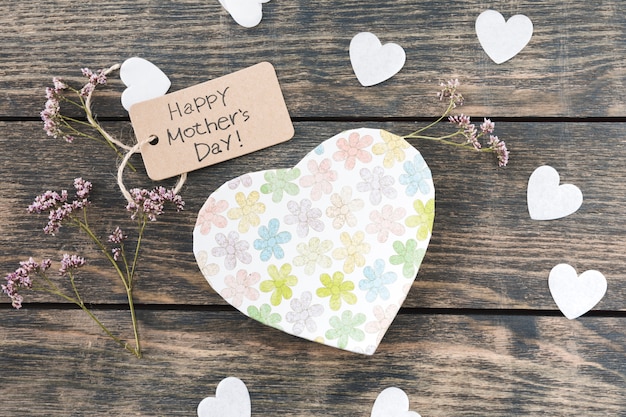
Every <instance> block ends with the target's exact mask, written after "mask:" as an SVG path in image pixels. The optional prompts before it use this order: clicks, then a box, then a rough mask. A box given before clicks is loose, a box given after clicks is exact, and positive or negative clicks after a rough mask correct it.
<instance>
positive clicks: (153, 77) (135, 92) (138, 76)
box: [120, 57, 172, 111]
mask: <svg viewBox="0 0 626 417" xmlns="http://www.w3.org/2000/svg"><path fill="white" fill-rule="evenodd" d="M120 78H121V80H122V82H123V83H124V85H126V87H127V88H126V90H124V92H123V93H122V106H124V108H125V109H126V110H127V111H128V110H130V108H131V106H132V105H133V104H135V103H139V102H141V101H146V100H150V99H152V98H156V97H161V96H162V95H164V94H165V93H167V90H169V89H170V86H171V85H172V83H171V82H170V79H169V78H168V77H167V75H165V74H164V73H163V71H161V70H160V69H159V68H158V67H157V66H156V65H154V64H153V63H152V62H150V61H148V60H145V59H143V58H139V57H133V58H128V59H127V60H126V61H124V63H123V64H122V66H121V68H120Z"/></svg>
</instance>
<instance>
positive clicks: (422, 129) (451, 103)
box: [407, 100, 454, 136]
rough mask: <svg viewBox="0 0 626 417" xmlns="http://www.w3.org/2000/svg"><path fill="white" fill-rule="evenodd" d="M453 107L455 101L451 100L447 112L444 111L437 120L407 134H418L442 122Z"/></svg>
mask: <svg viewBox="0 0 626 417" xmlns="http://www.w3.org/2000/svg"><path fill="white" fill-rule="evenodd" d="M453 108H454V101H453V100H450V103H449V104H448V108H447V109H446V111H445V112H443V114H442V115H441V116H440V117H439V118H438V119H437V120H435V121H434V122H432V123H430V124H429V125H427V126H424V127H422V128H421V129H418V130H416V131H415V132H413V133H411V134H409V135H407V136H412V135H417V134H419V133H422V132H423V131H425V130H428V129H430V128H431V127H433V126H435V125H436V124H437V123H439V122H441V121H442V120H443V119H444V118H445V117H447V116H448V115H449V114H450V112H451V111H452V109H453Z"/></svg>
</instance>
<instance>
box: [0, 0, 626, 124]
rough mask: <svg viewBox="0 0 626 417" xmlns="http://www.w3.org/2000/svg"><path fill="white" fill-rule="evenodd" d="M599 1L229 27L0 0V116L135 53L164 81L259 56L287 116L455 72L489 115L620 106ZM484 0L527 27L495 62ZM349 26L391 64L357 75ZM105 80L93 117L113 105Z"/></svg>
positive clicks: (214, 15)
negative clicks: (389, 51) (379, 74)
mask: <svg viewBox="0 0 626 417" xmlns="http://www.w3.org/2000/svg"><path fill="white" fill-rule="evenodd" d="M621 6H622V3H621V2H620V0H607V1H602V2H582V1H576V2H572V1H569V0H559V1H553V2H537V1H531V0H527V1H513V2H512V1H495V2H491V3H489V4H486V3H484V2H482V1H478V0H470V1H427V0H419V1H414V0H401V1H393V0H384V1H374V0H367V1H354V0H351V1H330V0H321V1H316V2H315V3H314V4H313V3H301V2H285V3H284V4H283V3H279V2H269V3H268V4H265V5H264V6H263V8H264V19H263V22H262V24H261V25H259V26H257V27H255V28H253V29H248V30H245V29H243V28H241V27H239V26H237V25H236V24H235V23H234V22H233V20H232V19H231V17H230V16H229V15H228V14H227V13H226V12H225V11H224V10H223V9H222V8H221V7H220V5H219V3H218V2H217V1H213V2H207V1H200V0H185V1H175V2H174V1H157V2H155V1H149V0H138V1H134V0H123V1H116V2H114V3H112V2H107V1H103V0H99V1H89V2H80V4H77V3H76V2H75V1H69V0H54V1H48V2H45V3H41V2H37V3H36V6H33V2H20V3H19V4H16V3H15V2H12V3H11V2H3V3H2V4H0V27H2V33H3V53H2V55H1V56H0V91H2V98H3V99H2V100H1V101H0V115H1V116H7V117H24V116H30V117H37V115H38V114H39V110H40V107H41V105H42V104H43V101H45V100H43V99H42V96H43V88H44V86H45V85H47V84H49V83H50V79H51V77H52V76H61V77H64V78H67V79H75V80H77V81H78V82H80V71H79V69H80V68H81V67H85V66H87V67H91V68H98V67H108V66H109V65H111V64H113V63H116V62H121V61H123V60H124V59H126V58H129V57H131V56H135V55H139V56H142V57H144V58H146V59H149V60H151V61H153V62H154V63H155V64H157V65H158V66H159V67H160V68H162V70H163V71H165V73H166V74H168V75H169V76H170V77H171V79H172V90H178V89H181V88H184V87H189V86H191V85H194V84H197V83H199V82H203V81H207V80H209V79H212V78H216V77H219V76H222V75H225V74H227V73H230V72H232V71H234V70H238V69H242V68H245V67H247V66H250V65H253V64H255V63H258V62H260V61H263V60H267V61H270V62H272V63H273V64H274V65H275V67H276V70H277V72H278V75H279V79H280V81H281V84H282V87H283V90H284V94H285V98H286V101H287V105H288V107H289V109H290V112H291V115H292V116H293V117H353V118H368V117H416V116H432V115H436V113H437V112H436V111H435V110H434V109H433V107H432V106H431V105H430V98H431V97H432V96H433V94H434V92H435V91H436V89H437V85H438V83H439V82H440V81H442V80H445V79H448V78H451V77H458V78H459V79H460V80H461V81H462V82H463V83H465V84H466V86H467V89H466V90H465V91H466V96H467V98H468V99H469V101H470V103H471V106H470V107H468V108H467V110H466V111H467V112H468V113H470V114H475V115H492V116H506V117H514V116H567V117H606V116H617V117H624V116H626V101H625V99H624V95H623V94H621V91H622V90H623V88H624V83H625V81H626V71H625V67H624V60H623V55H624V50H626V33H625V31H626V17H625V16H624V14H623V13H622V7H621ZM486 8H494V9H496V10H499V11H500V12H501V13H502V14H503V15H504V16H505V17H507V18H508V17H510V16H511V15H513V14H516V13H524V14H527V15H528V16H529V17H530V18H531V19H532V21H533V23H534V27H535V33H534V36H533V38H532V40H531V42H530V44H529V45H528V46H527V47H526V48H525V49H524V50H523V51H522V52H521V54H520V55H519V56H518V57H517V58H515V59H513V60H511V61H509V62H507V63H505V64H502V65H496V64H494V63H493V62H491V60H490V59H489V58H488V57H487V56H486V54H485V53H484V52H483V51H482V49H481V47H480V44H479V43H478V41H477V39H476V35H475V32H474V22H475V19H476V17H477V16H478V15H479V14H480V13H481V12H482V11H484V10H485V9H486ZM362 31H371V32H373V33H375V34H376V35H377V36H379V38H380V39H381V40H382V42H384V43H386V42H396V43H399V44H400V45H402V46H403V47H404V48H405V50H406V53H407V57H408V59H407V63H406V65H405V67H404V69H403V70H402V71H400V73H399V74H397V75H396V76H395V77H393V78H392V79H391V80H389V81H387V82H385V83H384V84H381V85H379V86H375V87H371V88H364V87H361V86H360V85H359V84H358V82H357V80H356V77H355V76H354V74H353V72H352V68H351V66H350V62H349V58H348V46H349V43H350V39H351V38H352V37H353V36H354V35H355V34H357V33H359V32H362ZM122 89H123V87H122V84H121V83H120V82H119V81H117V80H116V81H114V82H111V89H110V90H109V93H108V94H106V95H105V97H104V99H103V100H101V101H100V105H98V107H97V111H98V113H99V114H100V115H101V116H125V115H126V113H125V112H124V110H123V109H122V107H121V106H120V105H119V102H118V97H119V93H120V92H121V91H122Z"/></svg>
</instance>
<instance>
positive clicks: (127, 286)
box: [74, 218, 145, 358]
mask: <svg viewBox="0 0 626 417" xmlns="http://www.w3.org/2000/svg"><path fill="white" fill-rule="evenodd" d="M74 221H75V222H76V224H77V225H78V227H79V228H80V229H81V230H82V231H84V232H85V233H86V234H87V235H88V236H89V237H90V238H91V240H92V241H93V242H94V243H95V244H96V245H97V246H98V247H99V248H100V250H101V251H102V253H103V254H104V256H105V257H106V258H107V259H108V260H109V262H110V263H111V265H113V267H114V268H115V270H116V271H117V274H118V276H119V278H120V280H121V281H122V284H123V285H124V290H125V291H126V298H127V299H128V307H129V309H130V318H131V322H132V326H133V335H134V338H135V347H134V348H131V347H130V346H129V345H128V344H127V343H125V344H124V348H125V349H126V350H130V351H131V352H132V353H133V354H134V355H135V356H137V357H138V358H141V356H142V354H141V345H140V342H139V328H138V327H139V326H138V323H137V315H136V313H135V304H134V302H133V287H132V280H133V274H134V264H135V263H136V259H135V261H134V262H133V268H132V269H131V272H130V274H129V275H128V276H126V275H125V274H124V272H123V271H122V270H121V269H120V267H119V265H118V264H117V262H116V261H115V259H114V258H113V256H112V255H111V254H110V253H109V251H108V250H107V248H106V247H105V246H104V244H103V243H102V242H101V241H100V239H98V237H97V236H96V235H95V234H94V233H93V232H92V231H91V228H90V227H89V225H88V224H87V220H86V219H85V221H81V220H80V219H77V218H75V219H74ZM144 223H145V222H144ZM142 233H143V229H142ZM138 245H139V242H138ZM138 252H139V249H138V248H137V249H136V252H135V253H136V255H135V257H137V256H138V255H137V254H138ZM107 334H109V332H107ZM131 349H132V350H131Z"/></svg>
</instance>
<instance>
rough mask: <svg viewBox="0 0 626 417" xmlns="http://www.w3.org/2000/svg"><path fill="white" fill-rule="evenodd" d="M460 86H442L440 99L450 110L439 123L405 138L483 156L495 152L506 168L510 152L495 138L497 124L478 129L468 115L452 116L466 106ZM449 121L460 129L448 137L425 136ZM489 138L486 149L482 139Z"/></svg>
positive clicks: (451, 82) (456, 83)
mask: <svg viewBox="0 0 626 417" xmlns="http://www.w3.org/2000/svg"><path fill="white" fill-rule="evenodd" d="M459 86H460V83H459V80H456V79H454V80H449V81H448V82H446V83H441V84H440V87H441V90H440V91H439V92H437V97H439V100H441V101H443V100H448V107H447V108H446V110H445V111H444V112H443V114H442V115H441V117H439V118H438V119H437V120H435V121H434V122H432V123H431V124H429V125H428V126H425V127H423V128H421V129H418V130H416V131H415V132H413V133H411V134H409V135H406V136H404V138H405V139H426V140H435V141H439V142H441V143H445V144H447V145H452V146H458V147H461V148H468V149H474V150H477V151H480V152H491V153H493V154H494V155H495V157H496V160H497V162H498V166H500V167H504V166H506V164H507V163H508V162H509V150H508V149H507V147H506V143H504V141H503V140H500V139H499V138H498V137H497V136H495V135H492V133H493V131H494V129H495V126H496V125H495V123H494V122H492V121H491V120H490V119H486V118H485V119H484V120H483V122H482V123H481V124H480V126H479V127H478V128H477V127H476V125H475V124H473V123H472V121H471V120H470V117H469V116H466V115H464V114H459V115H451V113H452V111H453V110H454V109H455V108H456V107H457V106H462V105H463V102H464V98H463V95H461V94H460V93H459V92H458V88H459ZM446 118H447V119H448V121H449V122H450V123H451V124H452V125H454V126H455V128H456V129H455V131H454V132H452V133H450V134H448V135H444V136H427V135H424V134H423V132H425V131H426V130H428V129H430V128H431V127H433V126H435V125H436V124H438V123H439V122H441V121H442V120H444V119H446ZM485 138H486V143H485V144H486V146H483V144H482V143H481V139H483V140H485ZM459 139H460V140H459Z"/></svg>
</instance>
